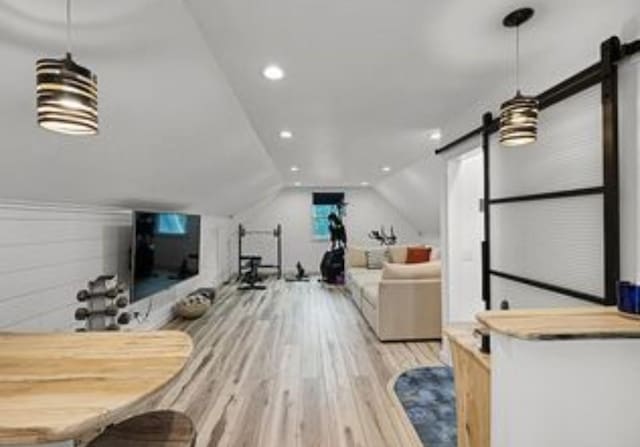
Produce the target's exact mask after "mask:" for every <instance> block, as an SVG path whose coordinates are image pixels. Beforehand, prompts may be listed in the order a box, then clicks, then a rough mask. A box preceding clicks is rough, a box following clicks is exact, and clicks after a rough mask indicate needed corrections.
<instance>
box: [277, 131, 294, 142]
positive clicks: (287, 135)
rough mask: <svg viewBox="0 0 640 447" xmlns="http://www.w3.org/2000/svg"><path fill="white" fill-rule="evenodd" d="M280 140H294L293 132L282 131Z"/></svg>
mask: <svg viewBox="0 0 640 447" xmlns="http://www.w3.org/2000/svg"><path fill="white" fill-rule="evenodd" d="M280 138H282V139H283V140H289V139H291V138H293V132H291V131H290V130H282V131H280Z"/></svg>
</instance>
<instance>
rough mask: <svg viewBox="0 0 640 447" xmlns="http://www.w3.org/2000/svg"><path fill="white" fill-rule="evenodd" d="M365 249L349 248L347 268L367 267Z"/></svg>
mask: <svg viewBox="0 0 640 447" xmlns="http://www.w3.org/2000/svg"><path fill="white" fill-rule="evenodd" d="M366 252H367V251H366V250H365V249H364V248H358V247H349V248H347V256H346V260H347V266H349V267H366V266H367V255H366Z"/></svg>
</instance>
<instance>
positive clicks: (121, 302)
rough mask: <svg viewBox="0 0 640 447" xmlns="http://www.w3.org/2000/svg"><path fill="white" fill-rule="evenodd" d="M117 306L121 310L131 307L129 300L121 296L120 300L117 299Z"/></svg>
mask: <svg viewBox="0 0 640 447" xmlns="http://www.w3.org/2000/svg"><path fill="white" fill-rule="evenodd" d="M115 305H116V306H117V307H119V308H120V309H124V308H125V307H127V306H128V305H129V300H128V299H127V297H126V296H121V297H119V298H118V299H116V301H115Z"/></svg>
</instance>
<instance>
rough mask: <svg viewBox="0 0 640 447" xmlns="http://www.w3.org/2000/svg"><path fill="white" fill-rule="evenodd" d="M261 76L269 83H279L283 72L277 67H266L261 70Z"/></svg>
mask: <svg viewBox="0 0 640 447" xmlns="http://www.w3.org/2000/svg"><path fill="white" fill-rule="evenodd" d="M262 75H263V76H264V77H265V78H267V79H269V80H270V81H279V80H280V79H282V78H284V70H283V69H282V68H280V67H278V66H277V65H267V66H266V67H264V70H262Z"/></svg>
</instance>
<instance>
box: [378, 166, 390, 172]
mask: <svg viewBox="0 0 640 447" xmlns="http://www.w3.org/2000/svg"><path fill="white" fill-rule="evenodd" d="M380 169H382V172H389V171H391V167H390V166H383V167H382V168H380Z"/></svg>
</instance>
